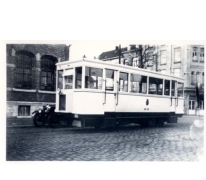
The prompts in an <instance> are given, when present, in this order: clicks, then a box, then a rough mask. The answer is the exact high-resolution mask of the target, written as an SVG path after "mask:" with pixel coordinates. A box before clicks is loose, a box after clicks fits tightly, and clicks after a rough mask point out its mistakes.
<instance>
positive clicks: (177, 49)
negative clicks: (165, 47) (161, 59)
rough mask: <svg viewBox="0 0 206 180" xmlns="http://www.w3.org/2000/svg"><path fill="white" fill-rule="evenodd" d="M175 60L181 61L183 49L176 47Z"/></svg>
mask: <svg viewBox="0 0 206 180" xmlns="http://www.w3.org/2000/svg"><path fill="white" fill-rule="evenodd" d="M174 58H175V59H174V62H180V61H181V49H180V48H175V49H174Z"/></svg>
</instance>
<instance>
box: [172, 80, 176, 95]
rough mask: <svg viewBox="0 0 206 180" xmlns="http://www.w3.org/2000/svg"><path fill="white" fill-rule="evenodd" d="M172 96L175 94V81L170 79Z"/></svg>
mask: <svg viewBox="0 0 206 180" xmlns="http://www.w3.org/2000/svg"><path fill="white" fill-rule="evenodd" d="M172 96H175V81H172Z"/></svg>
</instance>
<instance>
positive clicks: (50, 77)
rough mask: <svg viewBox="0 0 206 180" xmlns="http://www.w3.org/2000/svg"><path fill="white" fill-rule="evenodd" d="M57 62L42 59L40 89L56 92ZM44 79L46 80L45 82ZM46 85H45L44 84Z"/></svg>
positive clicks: (46, 58) (45, 58) (47, 58)
mask: <svg viewBox="0 0 206 180" xmlns="http://www.w3.org/2000/svg"><path fill="white" fill-rule="evenodd" d="M55 69H56V68H55V62H54V60H53V59H51V58H49V57H44V58H42V59H41V75H40V89H41V90H46V91H54V87H55V82H54V76H55ZM43 79H44V80H43ZM44 81H45V83H44V84H43V82H44Z"/></svg>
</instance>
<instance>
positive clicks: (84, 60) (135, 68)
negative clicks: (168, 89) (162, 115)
mask: <svg viewBox="0 0 206 180" xmlns="http://www.w3.org/2000/svg"><path fill="white" fill-rule="evenodd" d="M79 62H90V63H97V64H104V65H109V66H113V67H119V68H122V67H124V68H126V69H130V70H137V69H138V71H142V72H146V73H152V74H156V75H160V76H167V77H172V78H174V79H180V80H183V81H184V80H185V78H182V77H177V76H174V75H170V74H162V73H159V72H156V71H150V70H147V69H142V68H137V67H133V66H126V65H123V64H112V63H108V62H105V61H102V60H98V61H96V60H88V59H82V60H74V61H63V62H59V63H56V65H57V66H59V65H66V64H68V63H69V64H73V63H79Z"/></svg>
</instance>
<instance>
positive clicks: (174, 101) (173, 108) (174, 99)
mask: <svg viewBox="0 0 206 180" xmlns="http://www.w3.org/2000/svg"><path fill="white" fill-rule="evenodd" d="M176 105H177V81H171V101H170V112H175V111H176Z"/></svg>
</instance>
